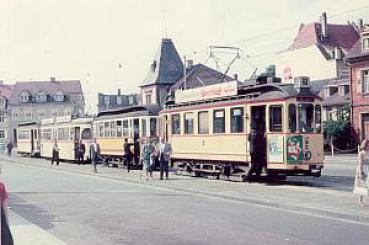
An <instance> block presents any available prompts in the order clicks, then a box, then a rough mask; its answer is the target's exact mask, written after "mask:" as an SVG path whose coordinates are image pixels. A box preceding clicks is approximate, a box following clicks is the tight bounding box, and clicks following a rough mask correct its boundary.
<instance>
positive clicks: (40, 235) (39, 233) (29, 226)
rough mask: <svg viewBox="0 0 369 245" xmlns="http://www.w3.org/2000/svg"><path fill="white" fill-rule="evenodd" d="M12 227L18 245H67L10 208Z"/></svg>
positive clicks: (15, 242)
mask: <svg viewBox="0 0 369 245" xmlns="http://www.w3.org/2000/svg"><path fill="white" fill-rule="evenodd" d="M9 219H10V229H11V232H12V235H13V239H14V244H16V245H33V244H38V245H65V244H66V243H64V242H62V241H60V240H59V239H58V238H56V237H55V236H53V235H51V234H50V233H49V232H47V231H45V230H43V229H41V228H40V227H38V226H37V225H35V224H33V223H31V222H29V221H28V220H26V219H24V218H23V217H21V216H20V215H18V214H17V213H15V212H13V211H11V210H9Z"/></svg>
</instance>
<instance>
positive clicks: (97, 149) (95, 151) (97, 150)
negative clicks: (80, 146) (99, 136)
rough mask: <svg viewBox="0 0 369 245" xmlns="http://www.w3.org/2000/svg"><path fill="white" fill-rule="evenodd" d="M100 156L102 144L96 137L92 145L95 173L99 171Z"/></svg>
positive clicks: (91, 151) (91, 156)
mask: <svg viewBox="0 0 369 245" xmlns="http://www.w3.org/2000/svg"><path fill="white" fill-rule="evenodd" d="M99 156H100V145H99V144H98V143H97V142H96V138H95V139H93V141H92V144H91V146H90V159H91V165H92V170H93V172H94V173H95V174H96V173H97V169H96V165H97V164H98V162H99V159H100V157H99Z"/></svg>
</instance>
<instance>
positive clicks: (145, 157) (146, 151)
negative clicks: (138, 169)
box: [141, 139, 154, 180]
mask: <svg viewBox="0 0 369 245" xmlns="http://www.w3.org/2000/svg"><path fill="white" fill-rule="evenodd" d="M153 152H154V147H153V145H152V144H151V143H150V140H149V139H144V146H143V148H142V155H141V158H142V170H144V171H145V174H146V180H148V179H149V177H150V178H152V171H151V169H150V159H151V155H152V154H153Z"/></svg>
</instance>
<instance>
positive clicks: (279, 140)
mask: <svg viewBox="0 0 369 245" xmlns="http://www.w3.org/2000/svg"><path fill="white" fill-rule="evenodd" d="M268 162H275V163H281V162H283V136H282V135H272V136H271V137H270V138H269V141H268Z"/></svg>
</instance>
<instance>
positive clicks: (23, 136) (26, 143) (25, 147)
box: [17, 123, 40, 156]
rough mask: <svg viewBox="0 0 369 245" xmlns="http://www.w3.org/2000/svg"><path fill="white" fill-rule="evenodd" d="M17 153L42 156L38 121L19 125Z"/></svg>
mask: <svg viewBox="0 0 369 245" xmlns="http://www.w3.org/2000/svg"><path fill="white" fill-rule="evenodd" d="M17 153H18V154H20V155H27V156H40V137H39V126H38V124H37V123H23V124H19V125H18V127H17Z"/></svg>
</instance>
